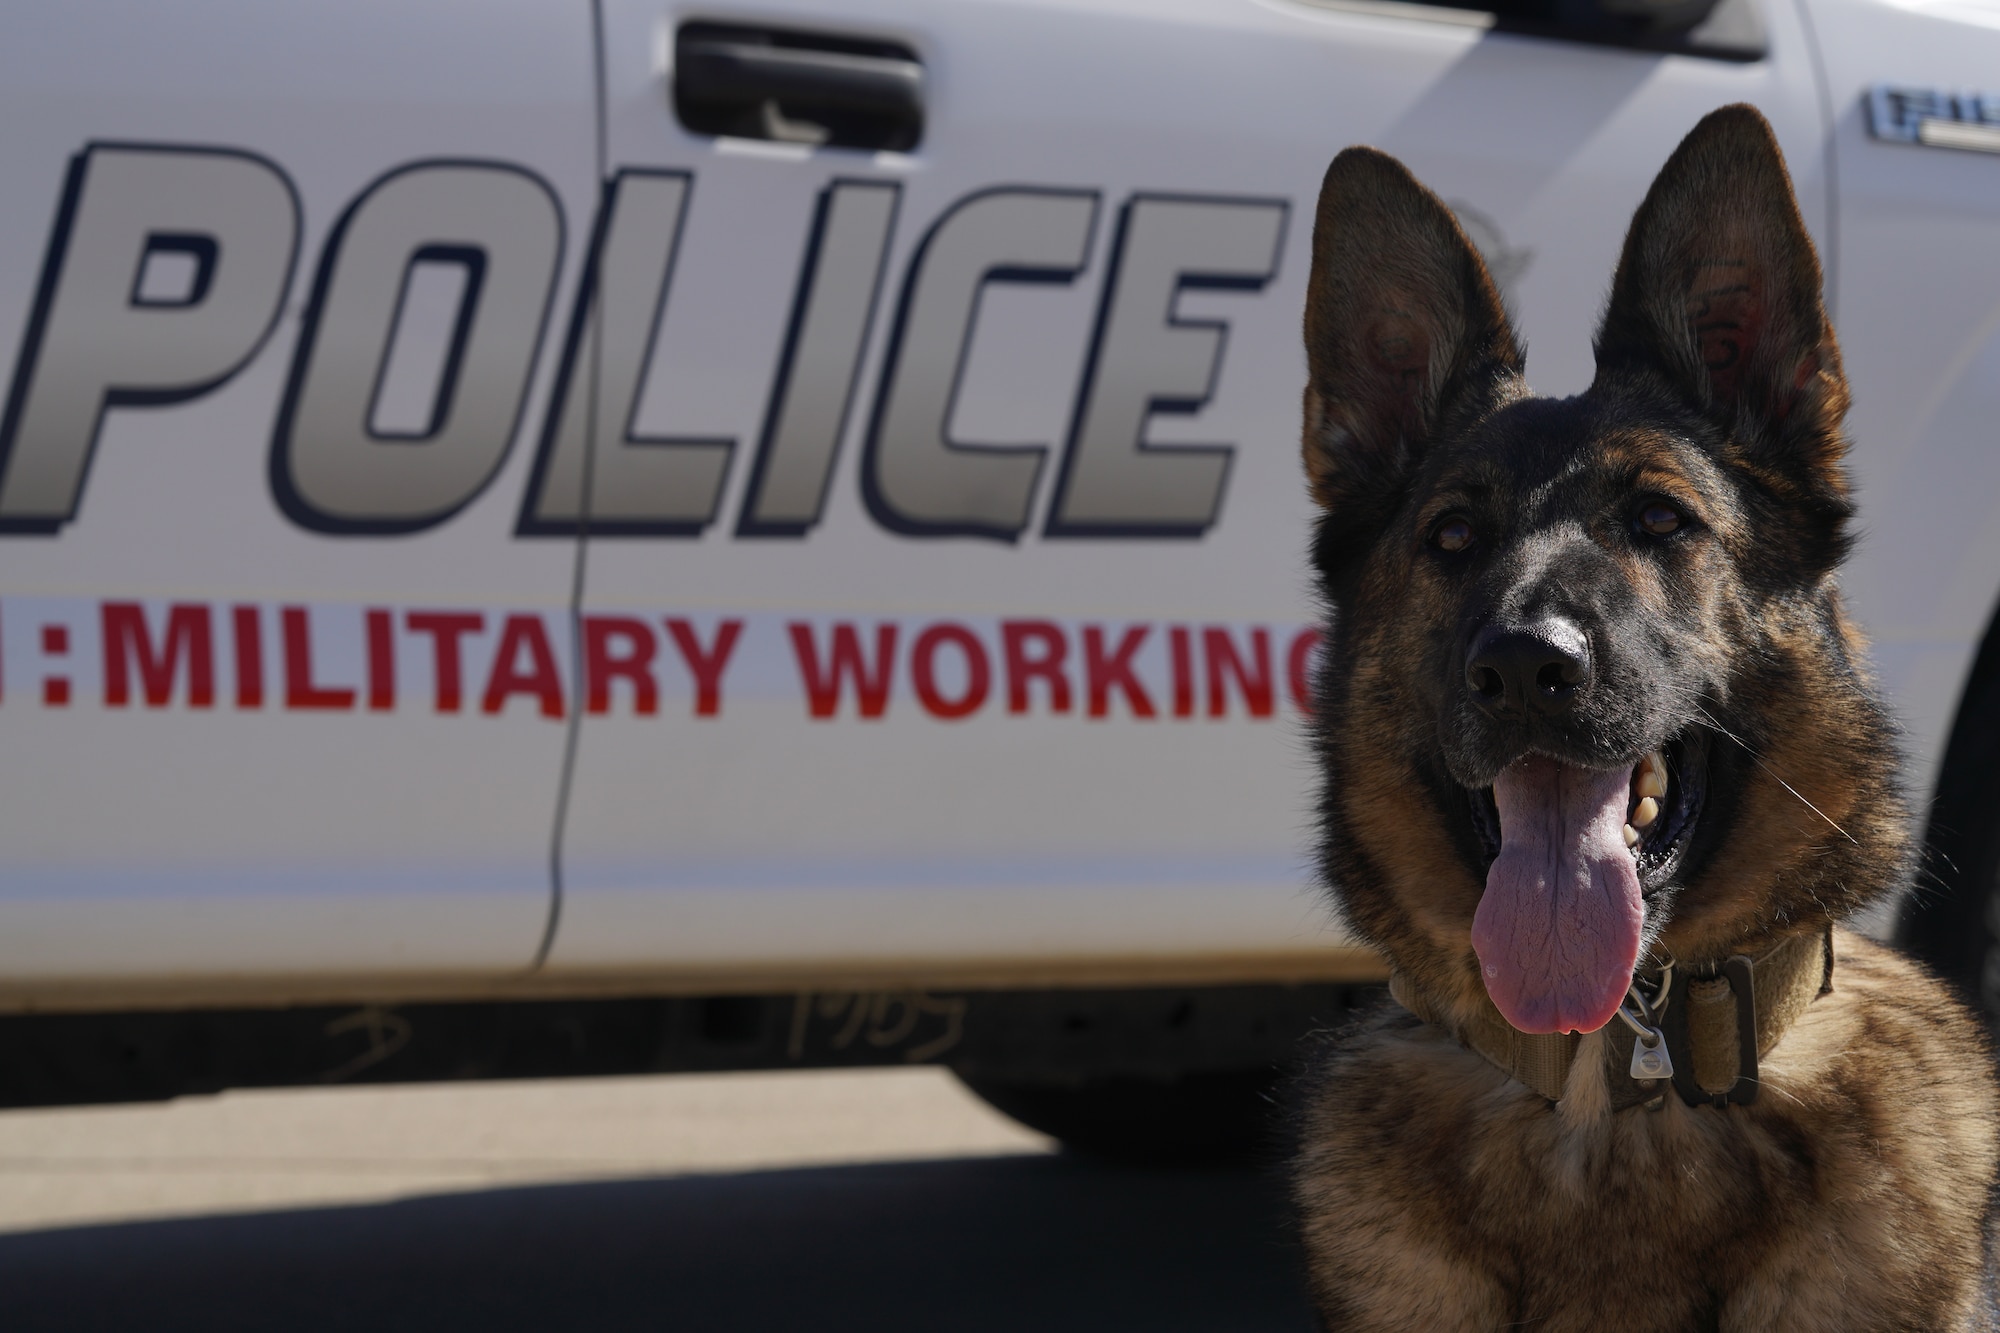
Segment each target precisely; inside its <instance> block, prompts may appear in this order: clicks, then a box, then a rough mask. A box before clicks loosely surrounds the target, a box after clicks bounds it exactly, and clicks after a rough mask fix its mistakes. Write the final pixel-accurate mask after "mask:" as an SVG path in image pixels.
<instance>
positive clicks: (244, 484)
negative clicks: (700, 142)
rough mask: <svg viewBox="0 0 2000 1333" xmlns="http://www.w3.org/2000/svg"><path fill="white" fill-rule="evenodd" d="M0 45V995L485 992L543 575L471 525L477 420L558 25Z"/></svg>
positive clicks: (181, 27) (527, 243) (546, 756)
mask: <svg viewBox="0 0 2000 1333" xmlns="http://www.w3.org/2000/svg"><path fill="white" fill-rule="evenodd" d="M0 27H4V29H5V36H4V40H0V109H4V121H5V124H6V126H7V129H6V131H5V133H4V135H0V164H4V169H5V173H6V179H7V181H8V189H7V191H6V192H5V197H4V198H0V367H6V368H9V369H10V371H11V379H10V381H9V388H8V397H7V400H6V402H7V405H6V408H5V415H4V422H0V571H4V572H0V987H4V988H5V989H6V990H7V991H8V992H10V993H14V992H18V993H20V994H22V995H26V996H29V997H31V998H60V996H62V995H64V994H69V993H72V992H74V991H76V990H77V989H78V988H90V989H92V990H93V991H95V992H97V993H99V994H100V995H101V994H104V993H107V992H117V993H120V994H132V995H138V994H141V993H144V994H146V995H152V996H168V997H173V996H188V995H192V994H193V993H194V992H195V991H196V990H200V991H204V992H221V993H226V994H227V995H232V996H238V997H242V998H255V997H257V996H260V995H262V996H267V997H275V998H285V997H287V996H291V995H296V994H302V993H305V992H308V991H310V990H312V988H314V987H315V986H319V985H322V984H324V985H327V986H349V985H351V982H352V979H354V978H356V977H366V978H382V977H404V978H426V979H430V980H435V981H441V982H443V983H444V984H453V983H454V982H455V981H457V980H462V979H463V978H466V977H476V976H481V975H495V974H500V973H503V972H508V971H518V970H520V969H524V968H526V967H527V965H528V964H529V963H530V961H531V960H532V959H533V957H534V955H535V951H536V949H537V947H538V945H539V943H540V941H541V939H542V934H543V930H544V927H545V924H546V920H547V914H548V908H549V901H550V883H549V870H548V855H549V841H550V836H551V830H552V819H553V816H554V810H555V801H556V792H557V787H558V782H559V777H560V770H561V758H562V750H563V744H564V725H565V723H564V716H563V715H564V713H565V708H566V705H565V696H564V690H565V686H564V685H563V682H562V678H561V673H562V672H563V671H564V670H565V669H566V659H567V644H568V632H567V613H568V601H569V596H570V590H571V581H572V578H573V574H574V555H575V552H574V550H573V548H572V546H571V545H569V544H565V543H541V544H531V543H521V542H517V541H515V540H514V539H513V514H514V508H515V505H516V503H518V496H519V492H520V488H521V486H522V483H523V481H524V479H525V476H526V472H527V468H528V464H529V462H530V458H529V453H530V451H529V450H524V449H520V448H516V447H515V440H516V438H517V437H521V438H526V437H529V436H531V435H532V433H533V432H532V429H531V427H530V424H529V423H531V422H532V421H533V420H534V419H535V417H536V416H537V414H538V412H539V406H540V403H541V402H542V400H543V399H544V398H545V396H546V383H545V377H544V375H543V374H542V373H541V371H540V367H541V365H542V364H543V361H544V360H545V358H543V357H542V356H541V348H542V345H543V342H544V340H545V338H546V336H547V334H548V330H549V329H550V328H552V327H553V325H554V323H555V321H554V319H553V317H552V314H551V312H552V311H553V310H554V309H555V308H556V307H557V306H558V305H559V304H560V303H562V301H563V300H564V297H565V292H566V286H567V285H568V284H569V283H570V282H571V281H572V279H571V278H570V277H569V276H568V275H569V274H571V273H572V271H573V270H574V268H575V255H576V253H577V252H578V250H579V248H580V237H581V236H582V235H584V234H585V233H587V229H588V219H589V217H590V213H591V209H592V207H593V206H594V203H595V190H594V186H593V180H594V176H595V172H594V166H593V163H594V156H595V147H596V144H595V132H594V118H593V103H594V83H593V53H592V50H591V45H590V25H589V15H588V11H587V9H586V8H584V7H578V6H552V5H528V6H504V7H500V8H492V7H488V6H483V5H481V6H475V5H469V4H453V3H444V4H426V5H417V6H412V5H402V4H393V3H373V2H372V0H364V2H363V3H357V4H349V3H342V4H306V5H286V6H279V7H273V6H265V5H257V4H239V3H232V2H231V0H205V2H204V3H200V4H195V5H181V6H176V7H173V8H172V9H163V8H160V7H156V6H150V5H144V4H124V3H107V4H91V5H80V6H65V7H60V8H55V9H46V10H42V11H39V12H37V13H35V14H33V15H32V16H31V15H29V14H26V13H15V14H14V15H13V16H12V17H11V18H10V19H9V20H7V21H5V23H4V24H0ZM274 988H275V989H274Z"/></svg>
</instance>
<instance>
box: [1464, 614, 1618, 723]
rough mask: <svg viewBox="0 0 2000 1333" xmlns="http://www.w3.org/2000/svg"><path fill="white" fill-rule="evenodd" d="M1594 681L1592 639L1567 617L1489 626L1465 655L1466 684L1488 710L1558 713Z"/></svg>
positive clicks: (1514, 713)
mask: <svg viewBox="0 0 2000 1333" xmlns="http://www.w3.org/2000/svg"><path fill="white" fill-rule="evenodd" d="M1589 684H1590V640H1589V639H1587V638H1585V637H1584V633H1583V631H1582V630H1580V629H1578V628H1577V627H1576V626H1575V625H1573V624H1571V623H1570V622H1569V621H1567V620H1560V619H1549V620H1543V621H1538V622H1537V623H1535V624H1533V625H1529V626H1526V627H1521V626H1511V625H1488V626H1487V627H1486V628H1485V629H1483V630H1481V631H1479V633H1478V634H1477V635H1476V636H1474V638H1473V640H1472V651H1471V652H1469V653H1467V654H1466V658H1465V687H1466V688H1467V689H1468V690H1470V691H1472V697H1473V700H1474V701H1475V702H1476V703H1478V705H1479V706H1480V707H1481V708H1483V709H1485V710H1486V711H1487V712H1489V713H1495V714H1510V715H1513V716H1516V717H1519V716H1524V715H1526V714H1528V713H1530V712H1536V713H1560V712H1563V711H1564V710H1566V709H1567V708H1569V706H1570V705H1571V704H1573V703H1575V702H1576V697H1577V695H1579V694H1581V693H1583V691H1584V690H1585V689H1586V688H1587V687H1588V686H1589Z"/></svg>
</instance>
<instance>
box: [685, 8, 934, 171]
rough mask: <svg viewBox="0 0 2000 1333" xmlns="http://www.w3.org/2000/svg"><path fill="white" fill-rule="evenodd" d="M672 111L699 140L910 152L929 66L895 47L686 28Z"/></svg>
mask: <svg viewBox="0 0 2000 1333" xmlns="http://www.w3.org/2000/svg"><path fill="white" fill-rule="evenodd" d="M674 109H675V111H676V112H677V113H678V114H679V116H680V120H681V123H682V124H683V125H685V126H687V128H688V129H690V130H692V131H694V132H695V133H697V134H729V135H736V136H739V137H747V138H757V139H780V140H790V141H793V142H803V143H818V144H826V145H830V146H833V147H841V148H869V149H891V150H895V151H903V152H907V151H908V150H909V149H911V148H914V147H916V145H917V142H918V141H919V140H920V139H921V138H922V137H923V126H924V67H923V64H922V63H921V62H920V61H919V60H918V59H917V57H916V53H915V52H914V51H911V50H910V49H909V48H908V47H904V46H899V45H896V44H894V43H890V42H873V41H862V40H858V39H853V38H846V37H834V36H830V35H825V34H818V33H803V32H791V31H783V30H779V29H773V28H744V27H738V26H735V25H723V24H715V23H688V24H684V25H682V27H681V29H680V31H679V32H678V33H677V34H675V39H674Z"/></svg>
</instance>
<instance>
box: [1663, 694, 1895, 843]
mask: <svg viewBox="0 0 2000 1333" xmlns="http://www.w3.org/2000/svg"><path fill="white" fill-rule="evenodd" d="M1693 707H1694V711H1695V712H1697V713H1699V714H1701V717H1702V720H1703V721H1704V722H1706V723H1707V724H1708V725H1709V727H1710V728H1712V729H1713V730H1715V731H1716V732H1717V733H1719V734H1721V735H1723V736H1727V737H1728V738H1729V739H1730V740H1732V741H1735V742H1736V743H1737V744H1738V745H1740V746H1742V747H1743V753H1745V754H1747V755H1749V756H1750V762H1751V763H1753V764H1755V765H1757V767H1759V768H1761V769H1763V770H1764V772H1765V773H1766V774H1768V775H1769V776H1770V779H1771V781H1773V782H1775V783H1777V784H1778V785H1779V786H1780V787H1783V788H1784V789H1785V790H1786V791H1788V792H1790V793H1791V794H1792V795H1793V796H1795V797H1797V798H1798V801H1799V804H1800V805H1803V806H1804V807H1805V808H1806V809H1808V810H1810V811H1812V812H1813V813H1814V814H1816V815H1818V816H1819V817H1820V818H1821V819H1824V820H1826V826H1827V827H1828V828H1830V829H1832V830H1833V831H1834V832H1835V833H1838V834H1839V835H1840V836H1841V837H1843V838H1845V839H1847V840H1848V841H1849V842H1851V843H1853V844H1854V845H1855V846H1856V847H1859V846H1860V845H1861V842H1860V840H1859V839H1858V838H1856V837H1855V836H1854V835H1853V834H1852V833H1849V832H1848V831H1847V830H1846V829H1844V828H1842V827H1841V826H1840V825H1838V824H1836V823H1835V822H1834V821H1833V820H1832V819H1831V818H1829V817H1828V815H1827V813H1826V811H1824V810H1822V809H1820V808H1819V807H1818V806H1816V805H1814V804H1813V803H1812V802H1811V801H1809V800H1807V799H1806V798H1805V795H1804V794H1803V793H1802V792H1800V791H1799V789H1798V788H1797V787H1794V786H1793V785H1792V784H1791V783H1789V782H1787V781H1785V779H1784V776H1783V775H1782V774H1780V773H1779V772H1778V770H1777V769H1775V768H1772V767H1771V766H1770V765H1769V764H1767V763H1765V762H1764V756H1762V755H1760V754H1758V753H1757V750H1756V747H1755V746H1753V745H1751V744H1750V742H1748V741H1746V740H1744V739H1743V738H1742V737H1741V736H1738V735H1737V734H1736V733H1735V732H1733V731H1731V730H1730V729H1729V728H1727V727H1725V726H1723V725H1722V724H1721V723H1720V722H1717V721H1716V720H1715V715H1714V714H1713V713H1710V712H1709V711H1708V710H1707V709H1706V708H1703V707H1702V706H1701V705H1700V704H1698V703H1697V704H1695V705H1693Z"/></svg>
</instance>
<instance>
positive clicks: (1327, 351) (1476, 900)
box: [1303, 107, 1908, 1032]
mask: <svg viewBox="0 0 2000 1333" xmlns="http://www.w3.org/2000/svg"><path fill="white" fill-rule="evenodd" d="M1305 340H1306V353H1307V359H1308V363H1309V366H1310V372H1311V378H1310V382H1309V383H1308V385H1307V388H1306V394H1305V430H1304V442H1303V443H1304V453H1305V465H1306V472H1307V476H1308V478H1309V481H1310V485H1311V489H1312V494H1313V497H1314V498H1315V500H1317V502H1318V503H1319V505H1320V506H1321V508H1322V510H1323V511H1324V513H1323V515H1322V517H1321V520H1320V524H1319V529H1318V534H1317V539H1316V542H1315V546H1314V562H1315V564H1316V565H1317V567H1318V571H1319V574H1320V577H1321V581H1322V586H1323V588H1324V591H1325V594H1326V597H1327V600H1328V602H1329V604H1330V606H1331V609H1332V613H1333V627H1332V633H1331V636H1330V649H1329V653H1328V656H1327V658H1326V661H1325V665H1324V669H1323V671H1322V674H1321V680H1320V686H1319V691H1320V707H1319V710H1318V711H1319V727H1320V747H1321V752H1322V755H1323V757H1324V759H1325V761H1326V770H1327V783H1326V789H1325V793H1324V814H1325V819H1326V842H1325V861H1326V870H1327V872H1328V875H1329V877H1330V879H1331V881H1332V882H1333V883H1334V884H1335V886H1336V888H1337V890H1338V892H1339V893H1340V895H1341V897H1342V900H1343V903H1344V906H1345V907H1346V910H1347V915H1348V919H1349V921H1350V922H1351V923H1352V924H1353V926H1354V927H1355V928H1357V929H1358V930H1360V931H1361V932H1362V933H1363V934H1364V935H1366V936H1368V937H1369V938H1371V939H1372V940H1374V941H1375V942H1376V943H1377V944H1378V945H1380V946H1381V947H1382V948H1384V949H1385V950H1386V951H1387V952H1388V953H1389V954H1390V956H1391V958H1392V959H1393V960H1394V961H1395V963H1396V965H1397V966H1398V967H1400V968H1402V969H1403V970H1404V971H1405V972H1407V973H1409V974H1411V977H1412V980H1414V981H1416V982H1417V983H1418V984H1420V985H1421V986H1423V987H1424V988H1425V989H1426V990H1427V991H1428V992H1429V993H1430V994H1431V995H1433V996H1435V997H1437V998H1438V999H1440V1000H1443V1001H1445V1002H1446V1003H1450V1004H1454V1005H1458V1004H1476V1003H1478V1002H1479V997H1480V994H1481V991H1482V989H1483V990H1484V992H1485V993H1486V994H1489V995H1490V996H1491V998H1492V1000H1493V1001H1494V1002H1495V1003H1496V1004H1497V1005H1498V1006H1499V1008H1500V1010H1501V1012H1502V1013H1503V1014H1504V1015H1505V1016H1506V1017H1507V1018H1508V1020H1509V1021H1510V1022H1512V1023H1513V1024H1514V1025H1515V1026H1516V1027H1518V1028H1521V1029H1523V1030H1525V1031H1565V1030H1572V1029H1574V1030H1577V1031H1585V1032H1587V1031H1592V1030H1594V1029H1596V1028H1597V1027H1600V1026H1602V1025H1603V1024H1604V1023H1605V1022H1607V1021H1608V1020H1609V1019H1610V1018H1611V1016H1612V1014H1613V1012H1614V1011H1615V1009H1616V1008H1617V1005H1618V1003H1619V1000H1620V999H1621V998H1622V997H1623V995H1624V993H1625V989H1626V985H1627V982H1628V981H1629V979H1630V976H1631V974H1632V972H1633V969H1634V968H1635V966H1638V965H1639V964H1640V962H1641V960H1642V959H1643V958H1644V957H1645V956H1646V954H1647V953H1648V952H1649V951H1651V952H1652V953H1654V954H1656V955H1659V956H1667V955H1671V956H1673V957H1677V958H1678V959H1680V960H1682V961H1683V962H1693V961H1699V960H1707V959H1713V958H1717V957H1720V956H1725V955H1727V954H1728V953H1731V952H1734V951H1735V950H1736V949H1738V948H1740V947H1743V946H1745V945H1746V944H1754V943H1755V942H1756V941H1757V940H1759V939H1760V938H1769V937H1772V936H1775V935H1778V934H1783V933H1787V932H1789V931H1792V930H1797V929H1800V928H1803V927H1806V926H1808V925H1814V924H1819V923H1823V922H1825V921H1826V920H1828V919H1830V918H1834V917H1838V916H1841V915H1844V914H1845V913H1847V912H1848V911H1851V910H1852V909H1853V908H1855V907H1857V906H1859V905H1860V904H1861V903H1862V902H1864V901H1865V900H1867V899H1868V898H1870V897H1873V896H1876V895H1878V894H1880V893H1882V892H1885V891H1888V890H1889V889H1891V888H1893V887H1894V886H1895V884H1896V883H1897V882H1898V879H1899V877H1900V874H1901V872H1902V869H1903V867H1904V865H1905V864H1906V860H1907V843H1908V835H1907V832H1906V820H1905V818H1904V812H1903V809H1902V807H1901V804H1900V800H1899V797H1898V794H1897V791H1896V788H1895V781H1894V771H1895V767H1896V759H1895V755H1894V753H1893V746H1892V742H1891V738H1890V730H1889V727H1888V726H1887V724H1886V722H1885V720H1884V717H1883V714H1882V711H1881V709H1880V708H1879V706H1878V705H1877V704H1876V702H1875V700H1874V697H1873V695H1872V692H1871V690H1870V687H1869V685H1868V683H1867V681H1866V678H1865V676H1864V674H1863V669H1862V666H1861V664H1860V660H1859V659H1860V647H1859V642H1858V638H1857V636H1856V634H1855V632H1854V631H1853V629H1852V628H1851V627H1850V625H1849V624H1848V622H1847V621H1846V619H1845V618H1844V616H1843V614H1842V611H1841V607H1840V602H1839V599H1838V595H1837V592H1836V588H1835V584H1834V571H1835V568H1836V566H1837V565H1838V564H1839V562H1840V559H1841V557H1842V555H1843V553H1844V552H1845V550H1846V547H1847V542H1848V538H1847V535H1846V524H1847V521H1848V518H1849V515H1850V513H1851V505H1850V501H1849V495H1848V487H1847V481H1846V478H1845V476H1844V474H1843V471H1842V468H1841V463H1840V460H1841V456H1842V454H1843V452H1844V450H1845V439H1844V436H1843V435H1842V430H1841V421H1842V418H1843V416H1844V415H1845V413H1846V410H1847V402H1848V393H1847V383H1846V380H1845V378H1844V377H1843V374H1842V371H1841V363H1840V350H1839V347H1838V345H1837V344H1836V343H1835V340H1834V335H1833V329H1832V327H1831V325H1830V324H1829V323H1828V320H1827V317H1826V312H1825V308H1824V305H1823V304H1822V301H1821V296H1820V270H1819V262H1818V259H1817V257H1816V256H1815V254H1814V252H1813V247H1812V242H1811V240H1810V238H1809V237H1808V236H1807V234H1806V231H1805V227H1804V225H1803V224H1802V222H1801V221H1800V218H1799V212H1798V207H1797V204H1796V202H1795V200H1794V199H1793V196H1792V190H1791V183H1790V180H1789V179H1788V177H1787V176H1786V173H1785V167H1784V162H1783V159H1782V157H1781V156H1780V154H1779V151H1778V147H1777V143H1776V141H1775V140H1774V138H1773V137H1772V134H1771V131H1770V127H1769V126H1768V125H1767V124H1766V123H1765V122H1764V120H1763V118H1762V117H1761V116H1759V115H1758V114H1757V112H1756V111H1754V110H1752V109H1751V108H1749V107H1728V108H1724V109H1723V110H1720V111H1717V112H1715V113H1713V114H1712V115H1710V116H1708V117H1707V118H1706V119H1704V120H1703V121H1702V122H1701V124H1700V125H1698V126H1697V127H1696V128H1695V130H1694V131H1693V132H1692V133H1691V134H1689V135H1688V137H1687V139H1686V140H1685V141H1683V142H1682V144H1681V146H1680V147H1679V149H1677V150H1676V151H1675V153H1674V155H1673V157H1672V158H1671V159H1670V160H1669V161H1668V162H1667V164H1666V166H1665V168H1664V169H1662V171H1661V172H1660V175H1659V177H1658V179H1657V180H1655V182H1654V183H1653V187H1652V190H1651V192H1650V193H1649V194H1648V195H1647V197H1646V200H1645V203H1644V204H1643V205H1642V206H1641V207H1640V209H1639V212H1638V214H1637V216H1635V217H1634V219H1633V221H1632V228H1631V232H1630V234H1629V235H1628V236H1627V238H1626V242H1625V248H1624V253H1623V256H1622V258H1621V259H1620V261H1619V265H1618V271H1617V274H1616V276H1615V279H1614V281H1613V284H1612V290H1611V298H1610V304H1609V307H1608V309H1607V311H1606V314H1605V316H1604V322H1603V325H1602V327H1601V328H1600V329H1599V330H1598V333H1597V340H1596V352H1597V375H1596V379H1595V381H1594V382H1593V383H1592V385H1591V386H1590V388H1589V390H1588V391H1587V392H1585V393H1583V394H1581V395H1579V396H1577V397H1574V398H1568V399H1562V400H1555V399H1548V398H1537V397H1535V396H1533V395H1532V394H1531V393H1530V392H1529V390H1528V388H1527V386H1526V383H1525V382H1524V380H1523V378H1522V375H1523V356H1522V351H1521V347H1520V344H1519V343H1518V342H1517V340H1516V339H1515V337H1514V334H1513V331H1512V330H1511V328H1510V327H1509V325H1508V320H1507V316H1506V313H1505V311H1504V310H1503V309H1502V306H1501V303H1500V300H1499V297H1498V295H1497V293H1496V291H1495V289H1494V285H1493V282H1492V280H1491V278H1490V277H1489V276H1488V274H1487V272H1486V269H1485V267H1484V265H1483V264H1482V263H1481V261H1480V258H1479V255H1478V253H1477V252H1476V251H1475V250H1474V248H1473V247H1472V246H1471V245H1470V244H1469V243H1468V242H1467V240H1466V238H1465V236H1464V234H1463V233H1462V232H1461V231H1460V229H1459V227H1458V225H1457V224H1456V223H1455V222H1454V220H1453V218H1452V215H1451V213H1450V211H1449V210H1448V209H1446V208H1445V206H1444V205H1443V204H1442V203H1441V202H1440V201H1439V200H1438V199H1437V197H1436V196H1434V195H1433V194H1431V193H1430V192H1429V191H1428V190H1426V189H1425V188H1424V187H1423V186H1421V185H1419V184H1418V183H1417V182H1416V180H1415V179H1414V178H1413V177H1412V176H1411V175H1410V173H1409V172H1408V171H1407V170H1405V169H1404V168H1403V166H1402V165H1401V164H1400V163H1398V162H1396V161H1395V160H1394V159H1393V158H1390V157H1387V156H1385V155H1383V154H1381V153H1378V152H1375V151H1373V150H1370V149H1363V148H1355V149H1349V150H1348V151H1346V152H1344V153H1342V154H1341V155H1340V156H1339V157H1337V158H1335V159H1334V162H1333V165H1332V166H1331V167H1330V168H1329V169H1328V171H1327V174H1326V181H1325V185H1324V186H1323V188H1322V190H1321V194H1320V200H1319V213H1318V221H1317V226H1316V228H1315V230H1314V233H1313V268H1312V278H1311V285H1310V290H1309V294H1308V298H1307V305H1306V315H1305Z"/></svg>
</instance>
